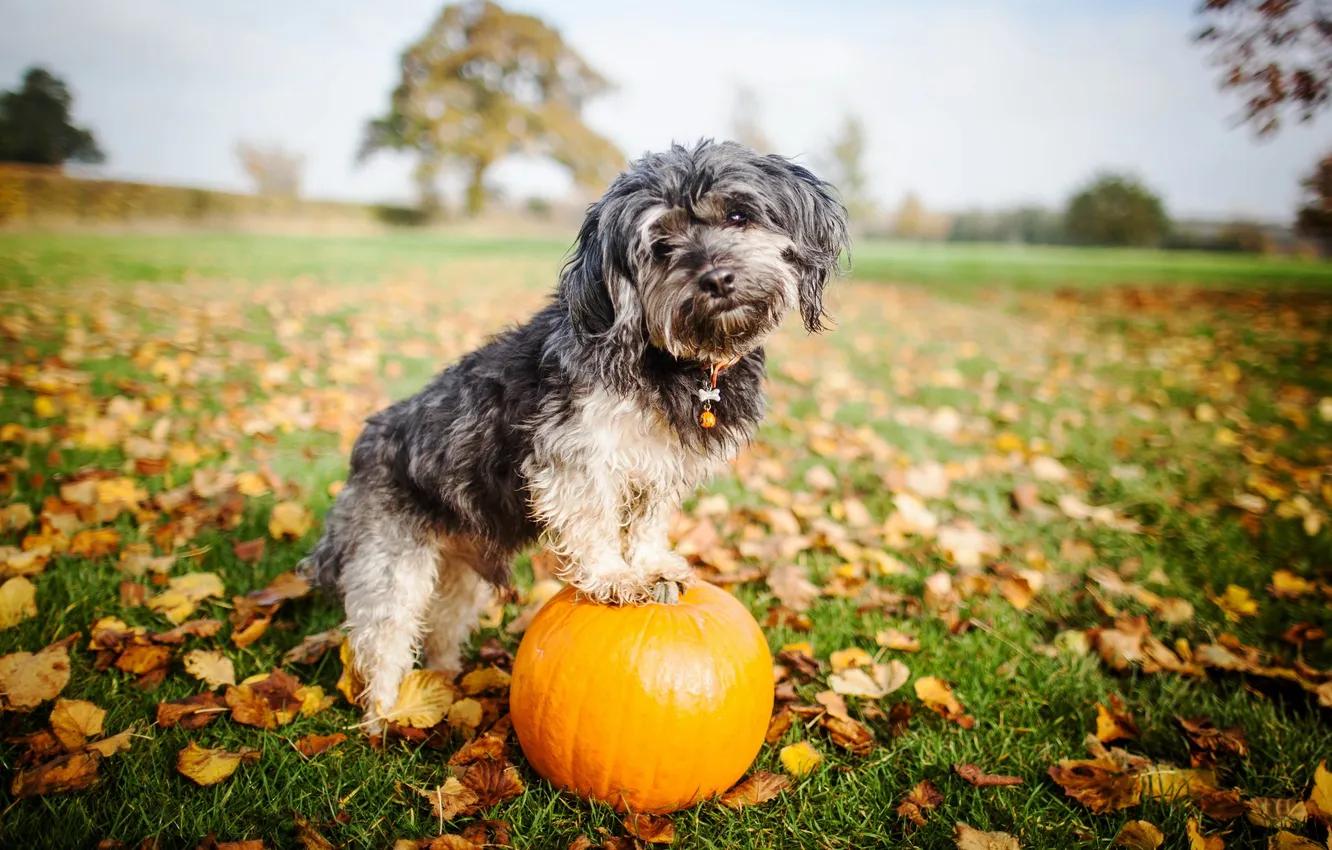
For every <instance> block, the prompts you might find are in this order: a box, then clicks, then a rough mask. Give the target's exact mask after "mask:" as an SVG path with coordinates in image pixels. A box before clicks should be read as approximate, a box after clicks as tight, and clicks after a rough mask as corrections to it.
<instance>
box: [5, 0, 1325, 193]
mask: <svg viewBox="0 0 1332 850" xmlns="http://www.w3.org/2000/svg"><path fill="white" fill-rule="evenodd" d="M511 5H512V7H513V8H515V9H518V10H521V11H525V12H531V13H535V14H538V15H541V16H542V17H544V18H546V19H547V20H548V21H550V22H552V23H553V24H555V25H556V26H557V27H558V28H559V29H560V30H561V31H562V32H563V34H564V36H565V38H566V39H567V40H568V41H569V42H570V43H572V44H573V45H574V47H575V48H576V49H577V50H579V51H580V52H581V53H582V54H583V56H584V57H585V58H586V59H587V60H588V61H589V62H590V63H591V64H592V65H593V66H594V67H595V68H597V69H598V70H600V71H601V72H602V73H603V74H605V75H606V76H607V77H609V78H610V79H611V80H613V81H614V82H615V83H617V84H618V90H617V91H616V93H614V94H613V95H611V96H609V97H606V98H604V99H603V100H601V101H599V102H597V103H595V104H594V105H593V106H592V107H590V108H589V110H588V113H587V119H588V121H589V123H590V124H591V125H592V126H593V127H594V128H596V129H597V130H599V131H601V132H602V133H604V134H606V135H607V136H609V137H610V138H611V139H612V140H614V141H615V142H617V143H618V144H619V145H620V147H621V148H622V149H623V150H624V151H625V152H626V153H627V154H630V155H634V154H638V153H641V152H643V151H645V150H649V149H657V148H661V147H663V146H665V145H667V144H669V143H670V142H671V141H672V140H682V141H687V140H692V139H696V138H698V137H700V136H725V135H726V134H727V129H728V124H729V115H730V110H731V104H732V102H733V98H734V91H735V87H736V85H737V84H746V85H749V86H752V87H753V88H754V89H756V90H757V92H758V93H759V96H760V98H761V100H762V105H763V119H764V125H765V129H766V131H767V133H768V136H769V137H770V138H771V140H772V141H773V143H774V144H775V146H776V147H777V148H778V150H779V152H781V153H786V154H789V155H795V156H801V157H803V158H804V161H806V162H809V161H810V160H811V159H812V157H813V155H817V154H818V153H819V152H820V151H821V150H822V149H824V148H825V147H826V145H827V142H828V140H829V139H830V138H831V136H832V135H833V133H834V132H835V131H836V129H837V127H838V125H839V124H840V122H841V120H842V117H843V116H844V115H845V114H846V113H847V112H848V111H853V112H855V113H857V114H858V115H860V116H861V117H862V118H863V119H864V121H865V124H866V127H867V129H868V136H869V140H868V141H869V149H868V162H867V164H868V169H869V172H870V175H871V178H872V182H873V190H874V194H875V195H876V197H878V198H879V199H880V201H881V202H883V203H885V204H888V205H894V204H896V203H897V202H898V201H899V200H900V198H901V197H902V195H903V193H904V192H906V191H907V190H910V189H914V190H916V191H917V192H919V193H920V195H921V196H922V198H923V199H924V201H925V203H926V205H927V206H929V207H931V208H934V209H946V210H957V209H962V208H966V207H970V206H988V207H994V206H1001V205H1010V204H1014V203H1019V202H1038V203H1045V204H1062V203H1063V201H1064V199H1065V198H1066V196H1067V194H1068V193H1069V191H1070V190H1071V189H1073V188H1074V187H1076V186H1077V185H1078V184H1079V183H1081V182H1083V181H1085V180H1086V179H1087V177H1088V176H1089V175H1090V174H1091V173H1093V172H1094V171H1096V170H1097V169H1099V168H1115V169H1125V170H1129V171H1132V172H1135V173H1137V174H1138V175H1139V176H1141V177H1142V178H1144V179H1145V180H1146V181H1147V182H1148V183H1149V184H1150V185H1152V186H1153V187H1155V188H1156V189H1157V190H1158V191H1160V192H1161V193H1162V194H1163V195H1164V197H1165V200H1166V204H1167V206H1168V208H1169V209H1170V211H1171V212H1172V213H1173V214H1175V215H1206V216H1228V215H1239V214H1247V215H1256V216H1261V217H1264V218H1269V219H1275V220H1288V219H1289V218H1290V217H1291V215H1292V210H1293V208H1294V206H1295V204H1296V200H1297V196H1298V193H1299V187H1298V182H1299V179H1300V177H1301V176H1302V175H1303V174H1305V173H1307V172H1308V171H1309V170H1310V169H1311V167H1312V165H1313V163H1314V161H1315V160H1316V159H1317V158H1318V156H1319V155H1320V154H1321V153H1323V152H1324V150H1325V149H1326V148H1327V147H1329V145H1328V142H1329V139H1328V128H1329V126H1332V125H1330V124H1329V122H1328V119H1324V120H1322V121H1321V122H1317V123H1315V124H1313V125H1299V124H1290V125H1288V126H1287V127H1286V128H1285V129H1284V130H1283V132H1282V133H1281V134H1280V135H1279V137H1278V138H1276V139H1275V140H1272V141H1265V142H1258V141H1255V140H1254V138H1253V136H1252V133H1251V132H1250V131H1248V130H1247V129H1236V128H1234V126H1233V125H1234V121H1233V119H1234V117H1235V115H1236V112H1237V106H1238V101H1237V100H1236V99H1235V98H1234V97H1233V96H1229V95H1225V94H1223V93H1220V92H1218V91H1217V89H1216V84H1215V75H1214V72H1213V71H1212V69H1210V68H1208V67H1207V66H1206V63H1205V54H1204V53H1203V52H1202V51H1201V50H1199V49H1198V48H1196V47H1194V46H1193V45H1192V44H1191V42H1190V34H1191V32H1192V30H1193V29H1194V28H1195V27H1196V23H1195V21H1194V20H1193V17H1192V11H1193V9H1194V8H1195V6H1196V5H1197V4H1196V0H1157V2H1146V0H1079V2H1069V1H1068V0H1027V2H1022V1H1021V0H1014V2H1005V3H1000V2H953V0H935V2H931V3H928V4H926V3H924V2H886V0H877V2H874V0H865V2H849V0H848V1H847V2H834V1H833V0H824V2H821V3H817V4H816V3H813V2H797V1H796V0H770V2H751V0H727V1H726V2H718V0H674V2H671V3H629V2H621V3H610V2H594V0H521V2H517V0H515V2H513V3H512V4H511ZM439 7H440V3H439V2H438V0H376V2H374V3H370V2H364V0H317V2H316V0H230V2H226V3H218V2H216V0H209V2H202V0H0V20H3V21H4V22H5V23H4V25H3V26H2V27H0V86H3V87H9V86H12V85H13V84H15V83H16V82H17V81H18V79H19V77H20V74H21V72H22V70H23V69H24V68H25V67H26V66H28V65H30V64H33V63H41V64H44V65H46V66H47V67H49V68H50V69H51V70H53V71H55V72H56V73H58V74H59V75H61V76H63V77H64V78H65V79H66V80H67V82H69V84H70V85H71V87H72V88H73V90H74V92H75V95H76V98H77V101H76V114H77V118H78V120H79V121H80V122H83V123H85V124H86V125H88V126H91V127H92V128H93V129H94V131H95V132H96V134H97V138H98V140H99V141H100V143H101V145H102V147H103V149H104V150H105V151H106V153H107V155H108V158H109V161H108V163H107V164H106V166H105V167H104V169H103V170H104V171H105V172H106V173H107V174H110V175H114V176H118V177H127V178H133V179H142V180H151V181H163V182H171V183H181V184H189V185H199V186H209V187H218V188H228V189H238V190H243V189H245V188H246V182H245V180H244V176H243V174H242V172H241V171H240V168H239V166H238V164H237V162H236V159H235V155H234V152H233V146H234V143H235V141H236V140H237V139H241V138H244V139H251V140H259V141H264V140H271V141H275V142H279V143H281V144H283V145H286V146H288V147H290V148H294V149H297V150H299V151H301V152H304V153H305V154H306V155H307V157H308V160H307V166H306V172H305V188H306V192H307V194H309V195H311V196H316V197H328V198H348V199H364V200H399V201H402V200H407V199H409V198H410V197H411V193H412V189H411V182H410V167H411V166H410V161H409V160H408V159H407V158H406V156H405V155H396V154H383V155H381V156H380V157H378V158H376V159H375V160H373V161H372V162H371V163H370V164H368V165H365V166H359V167H358V166H356V165H355V164H354V162H353V159H354V155H355V151H356V148H357V145H358V142H359V140H360V137H361V128H362V126H363V124H364V122H365V120H366V119H367V118H369V117H371V116H373V115H375V114H377V113H380V112H382V111H383V110H384V109H385V108H386V105H387V101H388V93H389V91H390V90H391V88H392V87H393V85H394V84H395V83H396V77H397V56H398V53H399V51H400V50H401V49H402V48H403V47H404V46H405V45H406V44H407V43H409V42H410V41H412V40H413V39H414V38H416V37H417V36H419V35H420V34H421V33H422V32H423V31H424V30H425V28H426V26H427V25H428V24H429V22H430V21H431V19H432V18H433V17H434V15H435V14H436V13H437V12H438V9H439ZM497 178H498V179H499V181H500V182H502V183H503V184H504V185H505V187H506V188H507V189H508V190H509V192H510V193H512V194H514V195H519V196H521V195H527V194H546V195H553V194H558V193H560V192H561V191H562V190H563V189H564V188H565V187H566V186H567V178H566V177H565V176H564V175H563V174H562V173H561V171H560V169H558V168H557V167H555V166H550V165H541V164H534V163H524V162H520V161H510V162H508V163H506V164H505V165H504V166H503V167H502V168H501V170H500V171H499V172H498V173H497Z"/></svg>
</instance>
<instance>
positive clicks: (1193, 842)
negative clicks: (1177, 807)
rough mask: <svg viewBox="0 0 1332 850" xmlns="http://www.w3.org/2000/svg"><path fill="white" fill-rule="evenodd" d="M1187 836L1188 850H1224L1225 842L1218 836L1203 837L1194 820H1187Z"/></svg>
mask: <svg viewBox="0 0 1332 850" xmlns="http://www.w3.org/2000/svg"><path fill="white" fill-rule="evenodd" d="M1186 831H1187V833H1188V836H1189V850H1225V847H1226V842H1225V841H1223V840H1222V839H1221V836H1219V835H1203V833H1202V830H1200V829H1199V828H1198V821H1197V819H1196V818H1189V822H1188V825H1187V828H1186Z"/></svg>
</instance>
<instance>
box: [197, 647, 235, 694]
mask: <svg viewBox="0 0 1332 850" xmlns="http://www.w3.org/2000/svg"><path fill="white" fill-rule="evenodd" d="M184 661H185V672H186V673H189V674H190V675H191V676H193V677H194V678H196V679H200V680H202V681H204V682H206V683H207V684H208V687H210V688H217V687H221V686H222V685H234V684H236V669H235V667H233V666H232V664H231V659H230V658H227V657H226V656H225V655H223V654H222V650H220V649H196V650H194V651H192V652H187V653H185V659H184Z"/></svg>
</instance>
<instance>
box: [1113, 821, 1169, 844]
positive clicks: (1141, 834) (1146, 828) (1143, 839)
mask: <svg viewBox="0 0 1332 850" xmlns="http://www.w3.org/2000/svg"><path fill="white" fill-rule="evenodd" d="M1164 843H1165V836H1164V835H1162V834H1161V830H1159V829H1157V828H1156V826H1155V825H1154V824H1151V823H1148V822H1147V821H1145V820H1131V821H1129V822H1127V823H1125V824H1124V825H1123V826H1122V827H1120V828H1119V834H1117V835H1116V836H1115V841H1114V846H1115V847H1128V848H1130V850H1156V848H1158V847H1160V846H1161V845H1162V844H1164Z"/></svg>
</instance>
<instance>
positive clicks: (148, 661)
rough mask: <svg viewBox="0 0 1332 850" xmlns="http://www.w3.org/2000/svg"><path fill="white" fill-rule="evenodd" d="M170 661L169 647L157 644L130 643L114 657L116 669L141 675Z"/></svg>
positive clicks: (158, 668)
mask: <svg viewBox="0 0 1332 850" xmlns="http://www.w3.org/2000/svg"><path fill="white" fill-rule="evenodd" d="M169 663H171V647H169V646H158V645H157V644H131V645H129V646H127V647H125V651H124V652H122V653H120V657H118V658H117V659H116V669H117V670H123V671H125V672H126V673H134V674H135V675H139V676H142V675H144V674H145V673H152V672H154V671H156V670H160V669H163V668H165V667H166V666H167V665H168V664H169Z"/></svg>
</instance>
